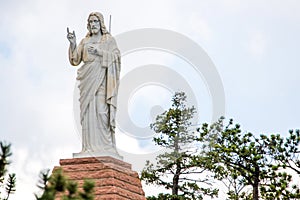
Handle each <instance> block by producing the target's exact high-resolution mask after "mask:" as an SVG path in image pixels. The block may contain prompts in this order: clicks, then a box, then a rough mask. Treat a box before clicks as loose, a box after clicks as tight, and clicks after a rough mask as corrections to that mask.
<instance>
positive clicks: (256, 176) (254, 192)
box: [253, 166, 259, 200]
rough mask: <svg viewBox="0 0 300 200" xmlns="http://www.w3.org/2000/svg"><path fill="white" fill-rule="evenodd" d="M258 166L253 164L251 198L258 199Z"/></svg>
mask: <svg viewBox="0 0 300 200" xmlns="http://www.w3.org/2000/svg"><path fill="white" fill-rule="evenodd" d="M258 186H259V167H258V166H255V173H254V182H253V200H259V191H258Z"/></svg>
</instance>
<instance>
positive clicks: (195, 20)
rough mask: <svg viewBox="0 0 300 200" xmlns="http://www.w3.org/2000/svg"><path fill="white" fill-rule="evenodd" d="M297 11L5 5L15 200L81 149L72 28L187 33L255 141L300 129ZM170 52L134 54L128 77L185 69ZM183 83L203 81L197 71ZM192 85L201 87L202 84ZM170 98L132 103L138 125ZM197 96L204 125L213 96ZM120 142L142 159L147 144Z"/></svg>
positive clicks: (3, 56)
mask: <svg viewBox="0 0 300 200" xmlns="http://www.w3.org/2000/svg"><path fill="white" fill-rule="evenodd" d="M299 10H300V3H299V1H297V0H294V1H292V0H288V1H283V0H282V1H276V0H272V1H271V0H270V1H253V0H251V1H246V0H243V1H242V0H241V1H236V0H228V1H225V0H224V1H221V0H220V1H208V0H207V1H196V0H191V1H174V0H169V1H156V0H152V1H83V0H82V1H79V0H62V1H38V0H22V1H17V0H9V1H4V0H0V19H1V20H0V68H1V73H0V91H1V98H0V110H1V115H0V123H1V133H0V140H1V141H3V140H5V141H8V142H10V143H12V147H13V149H12V150H13V157H12V161H13V163H12V167H11V168H10V171H11V172H15V173H17V177H18V182H17V192H16V194H15V195H14V197H12V198H11V199H12V200H16V199H34V197H33V192H34V191H35V190H36V187H35V184H36V183H37V177H38V173H39V171H40V170H42V169H45V168H50V169H52V168H53V167H54V166H55V165H58V161H59V159H61V158H71V157H72V153H75V152H79V151H80V137H79V134H78V131H77V129H76V125H75V123H74V114H73V113H76V111H74V109H73V93H74V88H75V78H76V68H74V67H71V66H70V64H69V62H68V57H67V51H68V45H69V44H68V41H67V39H66V29H67V27H69V28H70V30H75V31H76V35H77V40H80V39H81V38H82V37H84V36H85V34H86V32H87V30H86V20H87V16H88V14H89V13H90V12H92V11H100V12H102V13H103V15H104V17H105V22H106V24H107V26H108V18H109V15H112V34H113V35H118V34H119V35H120V34H122V33H125V32H127V31H132V30H135V29H141V28H158V29H167V30H171V31H174V32H177V33H180V34H182V35H185V36H186V37H188V38H189V39H190V40H192V41H194V42H196V43H197V44H198V45H199V46H201V47H202V48H203V49H204V51H205V52H206V53H207V55H208V56H209V57H210V58H211V60H212V61H213V63H214V65H215V67H216V69H217V71H218V73H219V76H220V78H221V81H222V83H223V87H224V92H225V97H226V104H225V106H226V113H225V116H226V117H227V118H233V119H234V120H235V121H236V122H238V123H240V124H241V125H242V128H243V130H248V131H252V132H253V133H256V134H259V133H266V134H269V133H280V134H286V133H287V131H288V130H289V129H295V128H299V125H300V118H299V113H300V106H299V102H300V93H299V86H300V84H299V75H300V68H299V66H300V57H299V47H300V39H299V37H300V12H299ZM150 39H151V38H149V40H150ZM117 42H118V41H117ZM140 54H141V55H140ZM165 54H166V53H163V52H159V51H156V52H153V51H152V52H151V51H144V52H137V53H136V54H134V53H132V54H130V55H129V56H127V57H124V62H123V63H124V65H122V74H121V75H122V76H124V75H125V74H126V73H129V72H130V70H132V69H133V67H132V66H133V65H134V66H141V65H145V64H153V63H155V64H164V65H166V63H167V64H170V63H174V66H176V65H177V66H178V63H179V62H180V61H179V60H178V58H170V55H165ZM149 55H151V56H149ZM141 57H142V58H145V59H142V58H141ZM150 58H151V59H150ZM176 60H178V62H175V61H176ZM170 67H172V66H170ZM175 69H176V67H175ZM180 70H181V71H180ZM178 71H179V73H183V72H182V71H185V70H182V69H178ZM184 77H185V78H186V79H191V80H194V79H195V78H194V75H193V73H190V74H189V73H186V74H185V75H184ZM202 83H203V80H201V79H199V85H201V84H202ZM202 85H203V84H202ZM153 87H154V86H153ZM193 87H194V88H197V87H198V86H197V82H195V80H194V82H192V88H193ZM199 87H201V86H199ZM146 89H147V90H146ZM145 91H147V92H145ZM157 94H160V95H159V96H157ZM170 95H171V94H169V93H167V92H166V91H165V89H164V88H159V86H155V87H154V88H151V87H149V88H141V89H140V90H139V91H136V92H135V93H133V94H132V95H131V96H132V97H131V107H130V106H129V107H130V108H129V110H130V117H132V120H133V121H135V122H136V123H137V125H140V126H145V125H147V124H149V123H150V122H151V120H149V119H150V117H149V116H150V114H149V110H150V108H151V107H153V106H155V105H158V104H160V103H161V104H164V105H161V106H162V107H164V108H165V107H166V105H168V104H167V103H165V102H166V101H169V97H170ZM196 96H197V97H196V98H197V99H198V101H199V102H200V103H199V104H200V105H199V109H200V110H202V111H203V112H202V113H201V114H200V122H203V121H208V120H209V119H210V116H211V113H209V112H211V111H210V109H208V108H211V102H209V101H210V99H209V98H210V97H209V95H207V94H206V95H202V96H201V94H196ZM149 99H150V100H149ZM157 99H163V100H161V101H157ZM206 102H207V103H206ZM151 104H153V105H151ZM144 118H145V119H144ZM139 123H140V124H139ZM133 134H134V133H133ZM120 138H122V139H120ZM120 138H119V142H118V138H117V143H118V145H119V147H120V148H122V149H123V150H125V151H128V152H136V151H138V150H139V149H141V151H143V145H142V144H143V142H141V141H135V140H134V139H133V138H130V137H125V136H124V135H123V136H122V135H121V136H120ZM120 140H122V142H120ZM129 143H130V145H128V144H129ZM126 148H128V149H126ZM148 148H149V147H148ZM148 150H149V149H148ZM132 164H133V165H135V163H132ZM146 192H147V190H146Z"/></svg>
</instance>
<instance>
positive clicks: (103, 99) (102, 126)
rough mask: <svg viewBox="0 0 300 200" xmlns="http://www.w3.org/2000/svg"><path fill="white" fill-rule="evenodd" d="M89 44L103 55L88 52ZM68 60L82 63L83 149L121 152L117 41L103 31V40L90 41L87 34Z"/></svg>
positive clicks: (81, 111) (103, 152)
mask: <svg viewBox="0 0 300 200" xmlns="http://www.w3.org/2000/svg"><path fill="white" fill-rule="evenodd" d="M89 46H94V47H95V48H97V49H98V51H101V52H100V53H101V54H100V55H96V54H91V53H89V52H88V47H89ZM69 60H70V63H71V64H72V65H74V66H77V65H79V64H80V63H81V62H83V65H82V66H81V67H80V68H79V69H78V71H77V80H79V82H80V83H79V86H78V87H79V90H80V99H79V101H80V122H81V126H82V152H92V153H93V152H95V153H100V154H102V155H106V153H107V154H117V155H118V153H117V151H116V142H115V118H116V107H117V92H118V86H119V77H120V65H121V64H120V63H121V62H120V51H119V49H118V47H117V44H116V42H115V40H114V39H113V37H112V36H111V35H110V34H104V35H102V37H101V39H100V41H98V42H90V38H89V37H88V36H87V37H86V38H84V39H83V40H82V41H81V42H80V44H79V45H78V46H77V47H76V48H75V50H73V51H72V50H71V49H69Z"/></svg>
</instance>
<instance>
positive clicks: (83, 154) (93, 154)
mask: <svg viewBox="0 0 300 200" xmlns="http://www.w3.org/2000/svg"><path fill="white" fill-rule="evenodd" d="M89 157H113V158H116V159H118V160H123V157H122V156H120V155H119V154H118V153H117V151H115V152H109V151H107V152H105V153H103V152H100V151H99V152H80V153H73V158H89Z"/></svg>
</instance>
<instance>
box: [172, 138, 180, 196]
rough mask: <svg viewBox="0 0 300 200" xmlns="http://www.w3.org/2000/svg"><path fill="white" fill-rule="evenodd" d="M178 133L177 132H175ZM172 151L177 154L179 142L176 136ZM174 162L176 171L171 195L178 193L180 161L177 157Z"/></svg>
mask: <svg viewBox="0 0 300 200" xmlns="http://www.w3.org/2000/svg"><path fill="white" fill-rule="evenodd" d="M177 135H178V133H177ZM174 151H175V152H176V156H179V143H178V137H175V138H174ZM175 159H176V160H175V162H176V171H175V174H174V176H173V188H172V195H178V189H179V176H180V172H181V166H180V161H179V159H180V158H179V157H177V158H175Z"/></svg>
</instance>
